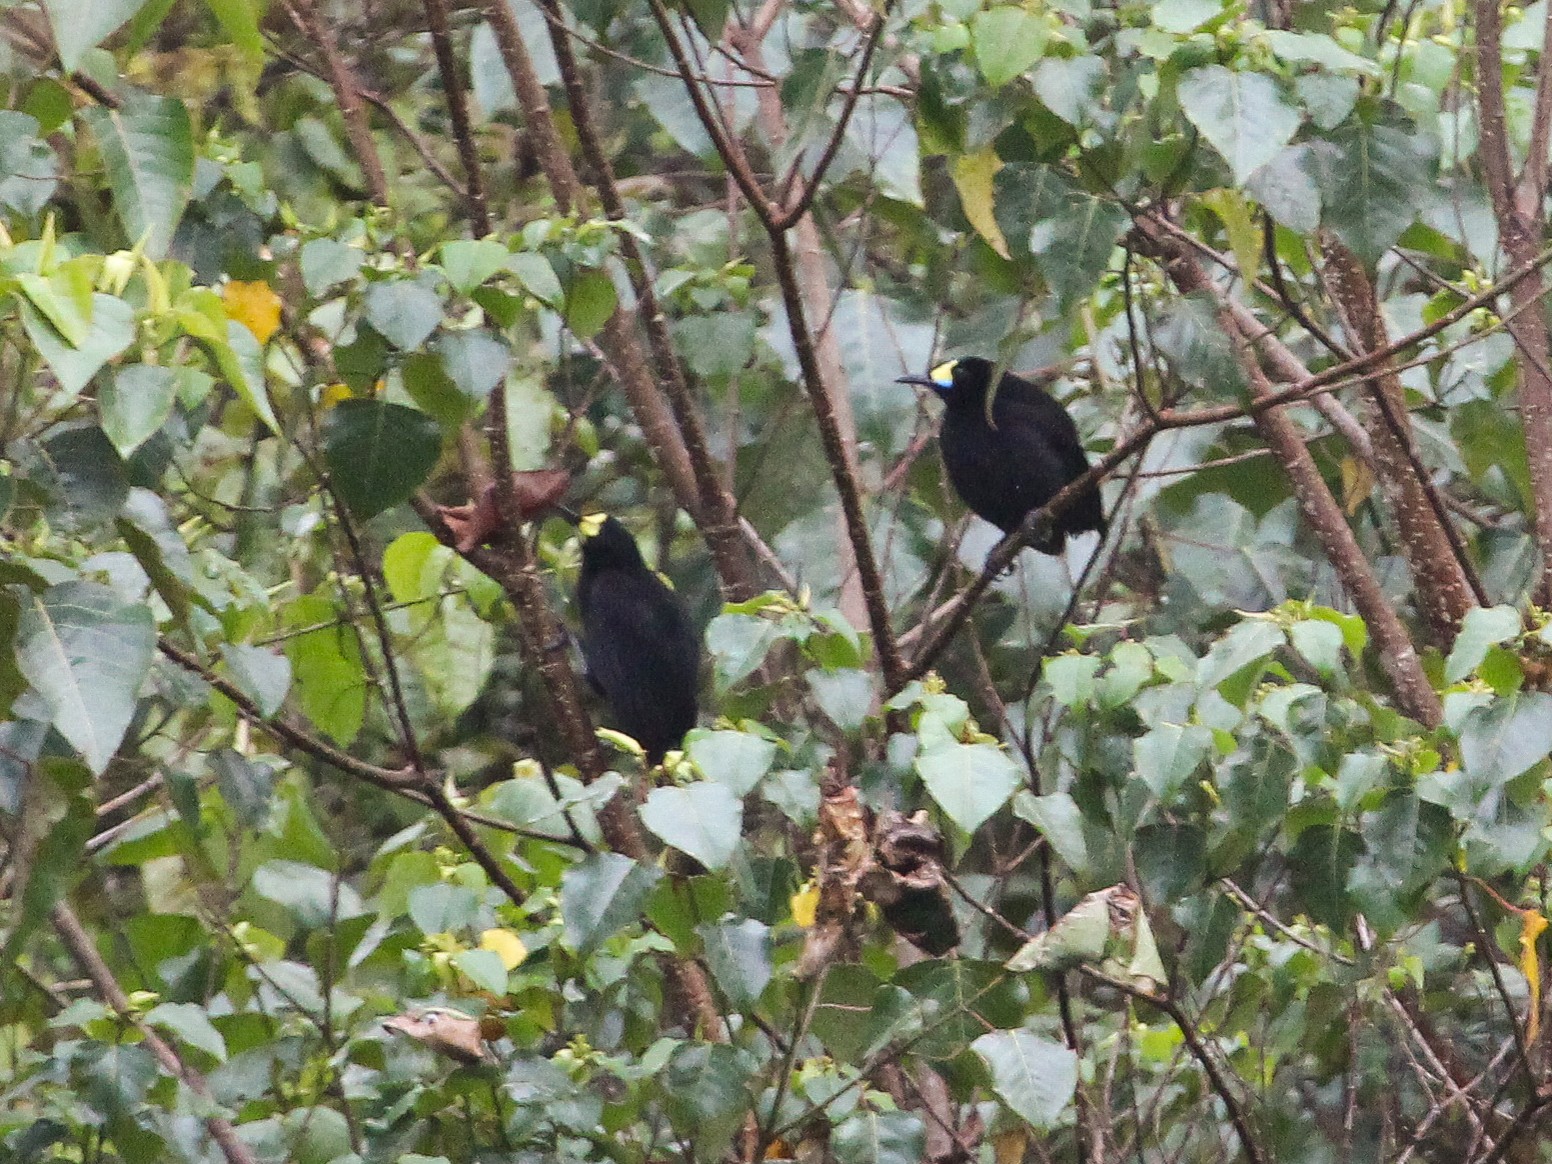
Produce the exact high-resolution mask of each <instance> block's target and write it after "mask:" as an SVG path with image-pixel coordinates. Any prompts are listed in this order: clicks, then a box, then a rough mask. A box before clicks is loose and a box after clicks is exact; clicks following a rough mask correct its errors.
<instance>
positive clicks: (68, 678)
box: [16, 582, 156, 776]
mask: <svg viewBox="0 0 1552 1164" xmlns="http://www.w3.org/2000/svg"><path fill="white" fill-rule="evenodd" d="M155 651H156V627H155V624H154V623H153V622H152V619H151V612H150V610H148V609H147V608H146V607H145V606H141V605H134V606H125V605H120V603H119V600H118V598H117V597H116V596H115V595H114V593H113V591H112V590H110V589H108V588H107V587H106V586H100V585H98V584H96V583H94V582H64V583H61V584H60V585H57V586H50V587H49V588H48V590H46V591H44V593H43V594H42V595H28V596H27V597H26V599H25V600H24V604H23V606H22V613H21V620H20V623H19V625H18V627H17V634H16V662H17V665H18V666H19V667H20V668H21V672H22V675H23V676H24V677H25V678H26V679H27V681H28V682H29V683H31V684H32V686H33V688H34V689H35V690H36V691H37V693H38V695H39V696H40V697H41V698H42V699H43V702H44V704H45V705H46V706H47V707H48V710H49V714H50V717H51V722H52V723H53V725H54V730H55V731H57V732H59V734H60V735H61V736H63V737H64V738H65V740H66V742H68V743H69V744H70V746H71V747H73V748H74V749H75V750H76V751H77V752H78V753H79V754H80V756H81V758H82V759H83V760H85V761H86V765H87V767H88V768H90V769H91V771H92V774H93V775H94V776H100V775H102V773H103V772H104V771H105V770H106V769H107V767H108V762H109V761H110V760H112V759H113V754H114V752H115V751H116V750H117V749H118V746H119V743H120V741H122V740H123V738H124V733H125V732H126V731H127V730H128V729H129V724H130V720H131V719H133V718H134V714H135V705H136V701H137V697H138V695H139V692H140V684H141V683H142V682H143V681H144V679H145V677H146V673H147V672H148V671H149V670H150V668H151V658H152V656H153V655H154V654H155Z"/></svg>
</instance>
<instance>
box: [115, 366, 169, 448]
mask: <svg viewBox="0 0 1552 1164" xmlns="http://www.w3.org/2000/svg"><path fill="white" fill-rule="evenodd" d="M177 390H178V373H177V371H176V370H174V369H172V368H164V367H161V366H160V365H157V364H130V365H129V366H128V367H124V368H118V369H116V370H115V371H114V373H113V375H112V376H111V377H110V378H109V379H108V380H107V382H106V383H104V384H103V386H102V388H101V389H100V390H99V391H98V393H97V410H98V415H99V416H100V417H101V419H102V430H103V432H105V433H107V434H108V439H109V440H110V441H112V442H113V447H114V448H115V449H117V450H118V451H119V456H121V457H128V456H129V455H130V454H132V453H133V452H134V451H135V450H136V449H138V448H139V447H140V446H141V445H143V444H144V443H145V442H146V441H147V440H148V439H150V438H151V437H152V436H154V435H155V434H156V432H157V431H158V430H159V429H160V428H161V427H162V425H164V424H166V423H167V418H168V416H170V415H171V414H172V404H173V400H174V399H175V397H176V395H177Z"/></svg>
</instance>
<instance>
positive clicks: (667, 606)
mask: <svg viewBox="0 0 1552 1164" xmlns="http://www.w3.org/2000/svg"><path fill="white" fill-rule="evenodd" d="M578 525H579V527H580V528H581V531H582V573H581V576H580V577H579V578H578V580H577V605H578V607H580V609H581V613H582V657H583V658H584V659H585V660H586V662H587V672H588V679H589V680H590V681H591V682H592V684H593V686H594V687H596V688H597V689H598V691H599V693H600V694H601V695H603V697H604V698H605V699H607V700H608V701H609V709H610V710H611V711H612V712H613V713H614V726H615V727H616V728H618V729H619V730H620V731H622V732H624V733H625V734H626V735H628V736H631V737H633V738H634V739H635V740H636V741H637V742H638V743H639V744H641V746H642V747H643V748H645V749H646V752H647V758H648V759H649V760H650V761H651V762H652V763H654V764H655V763H659V762H660V761H661V760H662V759H663V753H664V752H667V751H668V750H669V749H670V748H677V747H678V746H679V744H680V741H682V740H683V739H684V733H685V732H687V731H689V730H690V729H691V728H692V727H694V726H695V715H696V701H697V694H698V691H699V688H700V664H701V644H700V638H699V636H697V635H696V633H695V628H694V626H693V624H692V623H691V622H690V615H689V612H688V611H687V610H685V606H684V602H683V600H681V599H680V597H679V595H678V594H676V593H675V592H674V590H673V588H672V587H670V586H669V585H668V584H667V583H666V582H664V581H663V580H662V579H661V578H660V577H658V575H657V574H656V573H655V572H653V570H652V569H651V568H650V567H648V565H647V563H646V562H645V561H644V560H643V559H642V556H641V550H640V549H639V548H638V547H637V545H636V539H635V538H633V537H631V535H630V532H629V531H628V530H627V529H626V528H625V527H624V526H623V525H621V524H620V523H619V522H618V521H616V520H615V519H614V518H612V517H606V516H603V515H601V514H599V515H593V516H589V517H584V518H582V519H581V521H580V522H579V523H578Z"/></svg>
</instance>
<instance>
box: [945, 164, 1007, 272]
mask: <svg viewBox="0 0 1552 1164" xmlns="http://www.w3.org/2000/svg"><path fill="white" fill-rule="evenodd" d="M1000 169H1002V159H1001V158H999V157H998V156H997V151H996V150H994V149H993V148H992V147H991V146H986V147H985V148H984V149H979V150H977V151H976V152H975V153H973V154H965V155H964V156H963V157H961V158H958V159H956V160H955V162H954V186H955V188H956V189H958V191H959V201H960V203H961V204H962V205H963V206H964V208H965V217H966V218H968V219H969V220H970V225H971V226H973V227H975V232H976V233H977V234H978V235H980V236H981V237H982V238H984V239H985V240H986V245H987V246H989V247H991V248H992V250H994V251H996V252H997V253H998V254H999V255H1001V256H1002V257H1003V258H1005V259H1006V258H1008V257H1009V255H1008V240H1007V239H1005V238H1003V237H1002V227H1000V226H998V225H997V215H996V214H995V213H993V211H992V206H993V204H994V203H993V197H992V194H993V191H992V179H993V178H995V177H996V176H997V171H998V170H1000Z"/></svg>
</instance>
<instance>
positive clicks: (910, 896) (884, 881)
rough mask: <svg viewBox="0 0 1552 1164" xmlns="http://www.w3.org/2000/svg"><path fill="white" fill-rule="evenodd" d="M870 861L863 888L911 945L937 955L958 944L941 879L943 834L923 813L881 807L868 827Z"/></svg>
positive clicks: (946, 887) (955, 929)
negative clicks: (872, 855) (871, 843)
mask: <svg viewBox="0 0 1552 1164" xmlns="http://www.w3.org/2000/svg"><path fill="white" fill-rule="evenodd" d="M873 852H874V863H873V868H872V869H870V870H869V871H868V872H867V874H866V875H865V876H864V877H863V879H862V892H863V893H864V894H865V895H866V896H867V897H868V899H869V900H871V901H873V902H875V903H876V904H877V905H878V907H879V908H880V909H881V910H883V913H884V918H885V920H886V921H888V922H889V924H890V925H891V926H892V927H894V930H895V932H896V933H897V934H899V935H900V936H901V937H902V938H904V939H905V940H906V941H908V942H910V943H911V945H913V946H915V947H916V948H917V949H919V950H921V951H922V952H923V953H926V954H929V955H931V956H932V957H934V958H936V957H941V956H942V955H944V954H946V953H948V952H949V951H950V950H952V949H953V948H954V947H955V946H957V945H958V944H959V923H958V922H957V921H955V920H954V907H953V905H952V903H951V902H950V901H949V896H948V886H947V884H946V883H945V881H944V879H943V838H942V837H941V836H940V835H939V834H938V831H937V830H936V829H934V828H933V827H932V825H931V824H929V823H928V821H927V814H926V813H925V812H918V813H916V814H915V815H914V816H910V817H906V816H904V815H902V814H901V813H898V812H893V811H890V812H885V813H883V814H881V815H880V816H879V818H878V822H877V824H876V825H875V826H874V830H873Z"/></svg>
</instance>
